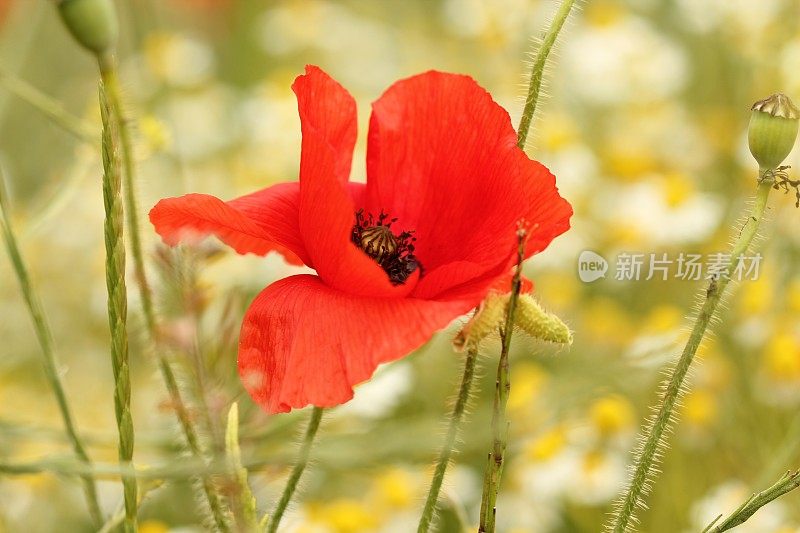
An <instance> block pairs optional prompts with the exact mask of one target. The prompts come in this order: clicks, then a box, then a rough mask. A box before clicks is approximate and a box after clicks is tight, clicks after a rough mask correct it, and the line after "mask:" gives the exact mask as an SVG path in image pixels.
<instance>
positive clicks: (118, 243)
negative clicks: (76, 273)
mask: <svg viewBox="0 0 800 533" xmlns="http://www.w3.org/2000/svg"><path fill="white" fill-rule="evenodd" d="M100 113H101V115H102V120H103V205H104V207H105V221H104V224H103V228H104V236H105V246H106V286H107V288H108V324H109V328H110V330H111V364H112V369H113V371H114V412H115V415H116V420H117V429H118V431H119V460H120V462H121V463H122V464H131V462H132V461H133V447H134V430H133V420H132V418H131V405H130V404H131V381H130V366H129V362H128V325H127V322H128V294H127V287H126V284H125V242H124V239H123V207H122V179H121V176H120V166H119V146H118V143H117V139H118V133H117V131H116V130H117V127H118V123H117V121H116V119H115V118H114V116H112V113H111V108H110V105H109V100H108V99H107V97H106V92H105V89H104V87H103V85H101V88H100ZM122 485H123V489H124V490H123V493H124V499H125V520H124V521H123V528H124V530H125V532H126V533H131V532H135V531H136V529H137V528H136V515H137V508H138V503H137V483H136V478H125V479H123V480H122Z"/></svg>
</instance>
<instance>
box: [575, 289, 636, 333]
mask: <svg viewBox="0 0 800 533" xmlns="http://www.w3.org/2000/svg"><path fill="white" fill-rule="evenodd" d="M583 331H584V332H585V335H586V336H587V337H588V338H590V339H592V340H593V341H595V342H600V343H602V344H615V343H616V344H624V343H627V342H628V341H629V340H630V337H631V335H632V334H633V331H632V327H631V322H630V318H629V317H628V315H627V313H626V312H625V310H624V309H623V308H622V307H621V306H620V304H618V303H617V302H615V301H614V300H612V299H610V298H597V299H595V300H592V301H590V302H588V303H587V304H586V305H585V311H584V324H583Z"/></svg>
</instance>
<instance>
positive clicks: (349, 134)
mask: <svg viewBox="0 0 800 533" xmlns="http://www.w3.org/2000/svg"><path fill="white" fill-rule="evenodd" d="M292 88H293V90H294V92H295V94H296V95H297V107H298V110H299V112H300V120H301V125H302V132H303V143H302V155H301V160H300V232H301V234H302V235H303V241H304V242H305V246H306V249H307V250H308V253H309V256H310V259H311V261H312V262H313V264H314V268H315V269H316V270H317V273H318V274H319V275H320V277H321V278H322V279H324V280H325V282H326V283H327V284H328V285H330V286H331V287H334V288H336V289H340V290H342V291H345V292H349V293H351V294H359V295H371V296H376V297H400V296H405V295H406V294H408V293H409V292H410V291H411V289H413V287H414V285H415V283H416V279H417V278H418V277H419V274H416V275H415V276H412V277H411V278H409V279H408V280H407V281H406V283H404V284H403V285H397V286H395V285H392V284H391V282H390V281H389V277H388V276H387V274H386V272H385V271H384V270H383V268H381V267H380V265H378V264H377V263H376V262H375V261H374V260H372V259H371V258H370V257H369V256H367V255H366V254H365V253H364V252H363V251H361V250H360V249H359V248H357V247H356V246H355V245H354V244H353V243H352V242H351V240H350V239H351V233H352V228H353V225H354V223H355V212H356V207H355V204H354V201H353V200H354V198H355V197H359V196H363V192H361V191H363V186H362V185H356V184H349V183H348V177H349V174H350V164H351V162H352V158H353V145H354V144H355V138H356V105H355V101H354V100H353V97H352V96H350V94H349V93H348V92H347V91H346V90H345V89H344V88H343V87H342V86H341V85H339V84H338V83H337V82H336V81H334V80H333V79H332V78H331V77H330V76H328V75H327V74H325V73H324V72H323V71H322V70H320V69H319V68H317V67H313V66H308V67H306V73H305V74H304V75H302V76H299V77H298V78H297V80H295V82H294V84H293V85H292Z"/></svg>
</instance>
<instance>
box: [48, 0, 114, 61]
mask: <svg viewBox="0 0 800 533" xmlns="http://www.w3.org/2000/svg"><path fill="white" fill-rule="evenodd" d="M56 2H57V5H58V12H59V14H60V15H61V20H63V21H64V25H65V26H66V27H67V29H68V30H69V32H70V33H71V34H72V36H73V37H74V38H75V40H76V41H78V42H79V43H80V44H81V46H83V47H84V48H86V49H87V50H90V51H91V52H94V53H95V54H96V55H98V56H101V57H102V56H104V55H106V54H108V53H110V52H111V51H112V49H113V48H114V46H115V44H116V42H117V34H118V33H119V27H118V24H117V13H116V10H115V9H114V3H113V1H112V0H56Z"/></svg>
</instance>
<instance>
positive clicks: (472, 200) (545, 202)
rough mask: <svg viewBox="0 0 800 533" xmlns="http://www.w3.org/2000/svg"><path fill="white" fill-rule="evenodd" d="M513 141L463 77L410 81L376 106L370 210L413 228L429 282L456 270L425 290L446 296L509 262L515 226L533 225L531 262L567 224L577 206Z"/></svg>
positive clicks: (493, 108) (503, 120)
mask: <svg viewBox="0 0 800 533" xmlns="http://www.w3.org/2000/svg"><path fill="white" fill-rule="evenodd" d="M516 140H517V139H516V133H515V131H514V128H513V127H512V125H511V121H510V119H509V116H508V113H506V111H505V110H504V109H503V108H501V107H500V106H499V105H498V104H496V103H495V102H494V101H493V100H492V98H491V96H490V95H489V94H488V93H487V92H486V91H485V90H484V89H482V88H481V87H479V86H478V85H477V83H475V81H474V80H472V79H471V78H469V77H466V76H460V75H455V74H445V73H441V72H428V73H425V74H421V75H419V76H415V77H412V78H408V79H406V80H402V81H400V82H398V83H396V84H395V85H393V86H392V87H391V88H389V90H387V91H386V93H384V95H383V96H382V97H381V98H380V99H379V100H378V101H377V102H375V104H374V105H373V113H372V117H371V120H370V131H369V143H368V144H369V145H368V155H367V175H368V179H367V205H368V207H369V208H370V209H372V210H374V211H379V210H380V209H384V210H386V211H387V212H389V213H390V214H391V215H392V216H393V217H398V218H399V222H398V227H399V228H402V229H413V230H416V237H417V243H416V245H417V246H416V255H417V257H418V258H419V260H420V262H421V263H422V265H423V266H424V267H425V268H426V269H427V271H428V274H427V275H428V276H433V275H434V272H435V271H436V269H438V268H440V267H443V266H445V265H449V264H450V266H448V267H447V269H448V270H447V275H445V273H444V272H443V273H442V274H440V275H439V277H438V279H436V280H435V283H434V281H430V282H427V283H428V284H430V285H431V287H430V288H426V289H424V291H423V287H422V286H421V287H420V288H419V290H420V291H423V292H424V293H426V294H434V293H436V292H441V291H443V290H446V289H447V288H448V286H449V287H454V286H456V285H460V284H463V283H465V282H468V281H470V280H471V279H472V280H474V279H476V278H480V277H481V275H483V274H485V273H486V272H488V271H490V270H494V269H497V268H498V265H507V264H509V261H513V255H514V253H515V252H514V251H515V249H516V246H515V241H516V235H515V230H516V228H517V223H518V221H521V220H524V222H525V226H526V227H527V228H528V229H529V237H528V247H527V252H526V255H527V256H530V255H532V254H534V253H536V252H538V251H541V250H543V249H544V248H545V247H546V246H547V245H548V244H549V243H550V241H551V240H552V239H553V238H555V237H556V236H558V235H560V234H561V233H563V232H564V231H566V230H567V229H568V228H569V218H570V216H571V215H572V208H571V206H570V205H569V203H567V202H566V201H565V200H564V199H563V198H561V196H559V194H558V190H557V189H556V186H555V178H554V176H553V175H552V174H551V173H550V172H549V171H548V170H547V169H546V168H545V167H544V166H542V165H541V164H539V163H537V162H536V161H531V160H530V159H528V157H527V156H526V155H525V153H524V152H523V151H522V150H520V149H519V148H518V147H517V145H516ZM423 283H426V281H425V278H423V280H422V281H421V282H420V285H422V284H423ZM434 285H435V287H434ZM434 289H435V290H434ZM415 294H416V292H415Z"/></svg>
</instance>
